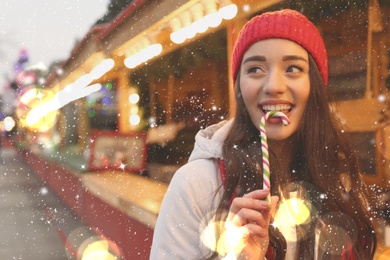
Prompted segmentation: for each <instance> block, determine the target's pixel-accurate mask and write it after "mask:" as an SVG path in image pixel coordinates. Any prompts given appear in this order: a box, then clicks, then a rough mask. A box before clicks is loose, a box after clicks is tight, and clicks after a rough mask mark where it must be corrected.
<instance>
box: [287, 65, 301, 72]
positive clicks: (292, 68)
mask: <svg viewBox="0 0 390 260" xmlns="http://www.w3.org/2000/svg"><path fill="white" fill-rule="evenodd" d="M302 71H303V69H302V68H301V67H300V66H296V65H291V66H289V67H288V68H287V72H290V73H298V72H302Z"/></svg>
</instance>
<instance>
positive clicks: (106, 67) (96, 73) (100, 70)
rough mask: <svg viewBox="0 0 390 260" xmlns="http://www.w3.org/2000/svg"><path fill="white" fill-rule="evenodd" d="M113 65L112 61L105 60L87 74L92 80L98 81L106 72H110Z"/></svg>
mask: <svg viewBox="0 0 390 260" xmlns="http://www.w3.org/2000/svg"><path fill="white" fill-rule="evenodd" d="M114 65H115V62H114V60H113V59H105V60H103V61H102V62H101V63H99V64H98V65H96V66H95V68H93V69H92V71H91V72H90V73H89V74H90V75H91V76H92V78H93V79H99V78H100V77H102V76H103V75H104V74H106V73H107V72H108V71H110V70H111V69H112V68H113V67H114Z"/></svg>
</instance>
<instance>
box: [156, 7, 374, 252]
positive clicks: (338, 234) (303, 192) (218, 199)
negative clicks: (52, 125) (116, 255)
mask: <svg viewBox="0 0 390 260" xmlns="http://www.w3.org/2000/svg"><path fill="white" fill-rule="evenodd" d="M232 71H233V75H232V76H233V78H234V81H235V93H236V102H237V106H236V111H235V116H234V117H233V119H231V120H229V121H224V122H221V123H219V124H217V125H213V126H210V127H209V128H207V129H205V130H203V131H200V132H199V133H198V134H197V136H196V138H195V148H194V151H193V152H192V154H191V157H190V159H189V162H188V163H187V164H186V165H184V166H183V167H182V168H181V169H179V170H178V172H177V173H176V174H175V176H174V178H173V179H172V182H171V183H170V186H169V189H168V192H167V194H166V196H165V198H164V201H163V204H162V207H161V211H160V214H159V218H158V220H157V224H156V229H155V232H154V239H153V246H152V251H151V259H215V258H226V259H264V258H266V259H372V258H373V255H374V252H375V248H376V239H375V233H374V231H373V226H372V224H371V222H370V218H371V215H370V210H371V209H370V201H369V197H368V196H369V194H368V191H367V189H366V187H365V186H364V184H363V182H362V180H361V177H360V175H359V172H358V170H359V169H358V168H357V160H356V158H355V156H354V155H353V152H352V149H351V147H350V145H349V143H348V142H347V141H346V138H345V136H343V134H342V131H341V130H340V126H339V125H338V123H337V121H336V120H335V118H334V115H333V114H332V113H331V111H330V106H329V102H328V98H327V89H326V85H327V83H328V65H327V56H326V50H325V46H324V43H323V40H322V38H321V36H320V33H319V32H318V30H317V29H316V27H315V26H314V25H313V24H312V23H311V22H310V21H309V20H308V19H307V18H306V17H305V16H303V15H302V14H300V13H299V12H296V11H293V10H281V11H277V12H269V13H264V14H262V15H260V16H256V17H254V18H253V19H251V20H250V21H249V22H248V23H247V24H246V25H245V26H244V28H243V29H242V30H241V32H240V34H239V37H238V39H237V41H236V44H235V48H234V50H233V57H232ZM271 110H272V111H280V112H283V113H284V114H285V115H286V116H287V117H288V118H289V120H290V122H291V123H290V124H289V125H288V126H284V125H283V123H282V121H281V120H280V119H279V118H270V119H269V120H268V121H267V122H266V126H265V128H266V131H267V138H268V146H269V154H270V169H271V190H270V191H269V190H268V189H265V188H263V172H262V153H261V151H262V145H261V141H260V126H259V124H260V121H261V118H262V117H263V116H264V115H265V114H266V113H267V112H268V111H271ZM269 193H271V196H272V197H271V200H270V201H267V200H266V197H267V195H268V194H269ZM230 257H232V258H230Z"/></svg>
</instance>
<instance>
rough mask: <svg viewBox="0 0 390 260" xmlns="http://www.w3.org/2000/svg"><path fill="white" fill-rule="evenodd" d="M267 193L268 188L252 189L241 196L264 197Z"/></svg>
mask: <svg viewBox="0 0 390 260" xmlns="http://www.w3.org/2000/svg"><path fill="white" fill-rule="evenodd" d="M268 194H269V190H254V191H251V192H249V193H246V194H245V195H244V196H243V198H252V199H261V200H263V199H265V198H267V196H268Z"/></svg>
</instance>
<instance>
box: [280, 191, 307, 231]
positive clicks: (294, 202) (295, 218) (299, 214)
mask: <svg viewBox="0 0 390 260" xmlns="http://www.w3.org/2000/svg"><path fill="white" fill-rule="evenodd" d="M306 204H307V203H306V202H305V201H304V200H301V199H298V198H291V199H288V200H285V201H283V202H282V203H281V204H280V206H279V209H278V211H277V213H276V216H275V225H276V226H278V227H280V226H290V227H292V226H298V225H301V224H304V223H306V222H307V221H308V220H309V218H310V210H309V208H308V206H307V205H306Z"/></svg>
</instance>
